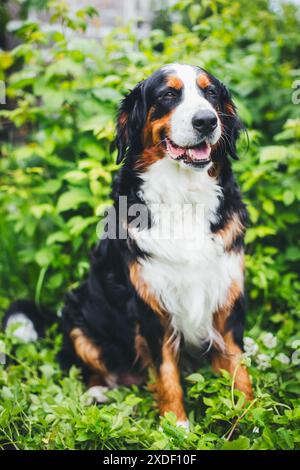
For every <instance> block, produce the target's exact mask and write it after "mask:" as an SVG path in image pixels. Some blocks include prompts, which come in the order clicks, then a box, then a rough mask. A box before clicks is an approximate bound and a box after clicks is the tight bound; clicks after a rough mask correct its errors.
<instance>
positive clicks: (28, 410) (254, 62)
mask: <svg viewBox="0 0 300 470" xmlns="http://www.w3.org/2000/svg"><path fill="white" fill-rule="evenodd" d="M27 3H28V2H27ZM29 3H30V2H29ZM43 3H46V4H49V5H48V6H47V8H48V11H49V12H50V14H51V23H52V28H49V29H47V30H43V29H41V25H40V24H39V23H37V22H32V21H28V20H24V21H22V22H19V23H17V24H16V23H15V22H13V23H8V28H10V30H13V33H14V34H15V36H16V37H17V38H18V41H19V43H18V45H17V46H16V47H15V48H14V49H13V50H11V51H1V50H0V79H4V78H5V80H6V85H7V98H8V100H9V103H8V106H7V107H6V108H4V107H2V110H1V111H0V119H1V121H0V126H1V127H0V132H1V135H4V136H6V137H9V138H7V139H6V141H3V142H2V145H1V160H0V172H1V190H0V214H1V226H0V239H1V247H2V249H1V251H0V275H1V284H0V307H1V308H2V309H5V308H6V307H7V305H8V304H9V302H10V301H11V300H12V299H16V298H18V297H28V298H35V299H36V301H37V302H41V303H43V304H47V305H50V306H52V307H55V308H56V309H57V308H59V306H60V305H61V303H62V299H63V294H64V292H65V291H66V290H67V289H68V288H71V287H74V285H76V284H77V283H78V282H79V281H80V279H81V278H82V277H83V276H84V274H85V273H86V272H87V269H88V252H89V249H90V248H91V246H92V245H93V244H94V243H95V242H96V240H97V234H96V226H97V223H98V221H99V215H100V214H101V213H102V212H103V208H104V207H106V206H107V204H109V196H110V185H111V182H112V178H113V175H114V173H115V171H116V170H117V166H116V164H115V152H114V151H113V150H112V144H113V141H114V122H115V113H116V107H117V104H118V102H119V101H120V99H121V98H122V96H123V95H124V93H126V91H127V90H128V89H130V88H132V87H133V86H134V85H135V84H136V83H137V82H138V81H139V80H141V79H143V78H144V77H147V76H148V75H149V74H150V73H151V72H152V71H153V70H155V69H156V68H158V67H160V66H161V65H162V64H165V63H170V62H175V61H176V62H185V63H190V64H195V65H201V66H203V67H205V68H207V69H208V70H210V71H212V72H213V73H214V74H215V75H216V76H218V77H219V78H221V79H222V80H223V81H224V82H225V83H226V84H227V85H228V86H229V87H230V89H231V90H232V92H233V95H234V98H235V101H236V103H237V105H238V110H239V112H240V115H241V116H242V118H243V120H244V122H245V123H246V126H247V128H248V135H249V145H248V146H247V142H246V139H242V141H241V142H240V157H241V158H240V160H239V161H238V162H237V163H235V165H234V166H235V171H236V174H237V176H238V179H239V182H240V185H241V188H242V191H243V194H244V197H245V201H246V202H247V205H248V209H249V213H250V219H251V226H250V228H249V229H248V232H247V257H246V264H247V292H248V297H249V302H248V303H249V306H248V310H249V313H248V331H247V333H246V335H247V336H248V337H251V338H252V339H254V340H255V342H256V343H257V344H258V347H259V351H258V352H257V351H256V350H255V348H256V343H255V345H254V346H253V344H252V364H253V367H251V373H252V375H253V378H254V382H255V389H256V393H257V399H256V401H255V402H254V403H253V404H252V405H251V412H250V413H245V410H244V409H243V408H242V405H241V403H242V400H241V399H240V397H239V394H238V392H234V394H232V392H231V386H230V379H229V378H228V377H227V376H224V377H221V378H219V379H214V380H211V378H212V374H211V372H209V370H208V369H206V368H205V367H203V369H201V374H194V375H193V376H191V377H190V381H189V383H190V385H189V386H188V409H189V411H190V418H191V420H192V422H193V423H194V424H193V428H192V429H193V433H191V434H190V435H189V437H188V438H185V437H184V434H183V433H182V432H178V431H176V430H175V428H174V422H173V417H172V416H170V417H168V418H166V419H164V420H163V431H159V430H158V426H157V412H156V410H155V409H154V407H153V402H152V400H151V397H150V395H149V394H148V392H146V391H143V390H142V391H138V390H137V389H133V390H131V391H130V390H129V391H128V390H126V389H124V390H123V389H121V390H119V391H115V392H111V400H112V403H111V404H109V405H107V406H104V407H103V408H101V409H98V408H97V407H90V408H87V407H85V406H84V404H83V398H82V397H81V393H82V386H81V385H80V383H79V381H78V374H77V372H76V371H75V370H73V371H71V373H70V376H69V377H63V376H62V375H61V372H59V371H58V368H57V365H56V363H55V356H54V350H52V349H53V347H52V345H53V340H52V341H51V338H50V339H48V340H45V342H41V343H38V344H37V345H22V344H19V345H18V344H16V341H15V340H12V339H11V338H9V337H5V338H4V337H3V340H5V342H6V349H7V353H8V355H13V357H14V360H15V362H14V364H13V365H11V366H10V367H9V368H8V369H7V370H2V371H1V374H0V381H1V384H2V385H3V388H2V390H1V391H0V397H1V399H0V429H1V430H2V431H3V436H4V438H3V441H2V445H4V444H5V443H14V444H15V446H16V447H20V448H63V447H68V448H74V447H79V448H95V447H98V448H124V447H126V448H150V447H151V448H201V449H202V448H226V449H227V448H228V449H229V448H232V449H238V448H242V449H245V448H252V449H255V448H258V449H274V448H280V449H293V448H299V441H300V433H299V431H297V424H296V423H297V420H298V421H299V418H300V404H299V391H300V387H299V379H300V373H299V371H298V369H297V362H298V359H297V358H298V356H297V354H298V353H297V351H298V349H297V348H299V345H300V335H299V328H298V324H299V316H300V315H299V306H300V303H299V287H300V284H299V279H298V270H299V268H298V266H299V260H300V248H299V244H298V237H297V235H298V230H299V223H298V218H299V216H298V213H297V206H298V202H299V200H300V186H299V183H298V175H297V173H298V167H299V161H300V143H299V138H300V117H299V116H300V115H299V109H300V105H299V104H298V105H296V104H293V102H292V93H293V91H294V90H293V88H292V84H293V82H294V80H295V79H296V78H297V77H299V75H300V36H299V28H300V20H299V17H300V16H299V15H300V12H299V9H298V10H297V8H296V6H294V5H290V4H284V5H282V6H278V7H277V10H275V9H272V8H271V7H270V5H269V2H268V1H267V0H258V1H256V2H250V3H249V2H248V1H246V0H235V1H231V2H229V1H226V0H214V1H205V0H203V1H202V2H201V3H199V2H196V1H180V2H178V3H177V4H176V5H175V6H174V8H173V11H172V14H173V15H174V14H175V17H176V18H177V21H176V23H173V24H172V23H171V22H170V16H169V15H170V13H171V12H170V11H165V12H164V14H163V15H162V16H161V18H163V19H164V20H165V21H160V22H156V23H157V24H158V25H159V27H160V28H164V24H165V25H166V27H165V29H153V30H152V31H151V33H150V34H149V37H147V38H145V39H143V40H140V41H139V42H138V41H137V39H136V37H135V35H134V34H133V33H132V31H131V27H130V26H128V27H126V28H119V29H117V30H114V31H113V32H112V33H111V34H110V35H109V36H107V37H106V38H105V39H104V40H103V42H101V43H100V42H99V41H96V40H93V39H88V38H87V37H86V35H85V33H84V31H85V27H86V21H87V19H88V17H91V16H94V15H95V14H96V12H95V11H94V10H93V9H92V8H85V9H83V10H80V11H78V12H77V14H76V15H73V16H71V15H70V12H69V11H68V8H67V7H66V5H65V4H64V3H63V2H60V1H51V2H43ZM70 33H71V34H70ZM270 331H271V332H272V333H273V335H275V338H273V337H270V335H269V336H268V335H267V336H266V333H267V332H270ZM53 337H54V336H52V338H53ZM58 340H59V338H58V339H57V340H56V343H57V341H58ZM249 341H250V340H249ZM275 343H276V344H275ZM249 344H250V346H251V341H250V343H249ZM253 348H254V351H253ZM250 349H251V348H250ZM287 362H288V363H287ZM21 382H22V383H21ZM220 397H221V398H220ZM237 417H238V418H239V420H238V426H237V427H235V424H234V423H235V419H236V418H237ZM133 418H134V420H133ZM101 423H102V424H101ZM133 423H134V425H133ZM232 428H233V431H234V433H233V434H232V435H231V430H232ZM253 429H254V432H253ZM255 431H258V432H255ZM228 437H229V438H230V439H228ZM231 439H233V440H231Z"/></svg>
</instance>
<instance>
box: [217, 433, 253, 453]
mask: <svg viewBox="0 0 300 470" xmlns="http://www.w3.org/2000/svg"><path fill="white" fill-rule="evenodd" d="M249 449H250V439H249V438H248V437H245V436H240V437H239V438H238V439H235V440H234V441H226V442H225V443H224V444H223V446H222V450H249Z"/></svg>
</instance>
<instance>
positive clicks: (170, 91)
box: [162, 90, 177, 98]
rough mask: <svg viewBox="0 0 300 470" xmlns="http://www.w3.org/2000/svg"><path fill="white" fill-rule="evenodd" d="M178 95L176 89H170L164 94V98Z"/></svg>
mask: <svg viewBox="0 0 300 470" xmlns="http://www.w3.org/2000/svg"><path fill="white" fill-rule="evenodd" d="M176 96H177V93H176V91H173V90H168V91H167V92H166V93H164V94H163V96H162V98H176Z"/></svg>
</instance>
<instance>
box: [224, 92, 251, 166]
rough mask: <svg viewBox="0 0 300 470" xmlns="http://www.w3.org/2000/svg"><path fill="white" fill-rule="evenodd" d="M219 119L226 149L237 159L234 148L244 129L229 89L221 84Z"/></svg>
mask: <svg viewBox="0 0 300 470" xmlns="http://www.w3.org/2000/svg"><path fill="white" fill-rule="evenodd" d="M220 105H221V116H220V117H221V121H222V124H223V132H224V133H225V139H224V141H225V145H226V151H227V153H229V155H230V156H231V157H232V158H233V159H234V160H238V159H239V157H238V154H237V149H236V143H237V139H238V137H239V135H240V132H241V131H243V130H244V131H245V130H246V129H245V126H244V124H243V123H242V121H241V120H240V118H239V117H238V115H237V111H236V106H235V104H234V102H233V100H232V97H231V94H230V91H229V90H228V88H226V87H225V85H223V84H221V99H220Z"/></svg>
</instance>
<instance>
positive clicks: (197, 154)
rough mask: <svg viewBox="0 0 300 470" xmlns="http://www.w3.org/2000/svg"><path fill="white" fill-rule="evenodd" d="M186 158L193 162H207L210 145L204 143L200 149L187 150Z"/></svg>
mask: <svg viewBox="0 0 300 470" xmlns="http://www.w3.org/2000/svg"><path fill="white" fill-rule="evenodd" d="M187 152H188V156H189V158H190V159H191V160H193V161H199V160H208V159H209V156H210V152H211V148H210V145H208V144H206V143H204V144H203V145H202V146H201V147H197V148H192V149H188V150H187Z"/></svg>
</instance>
